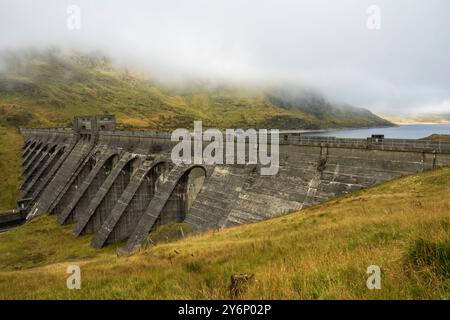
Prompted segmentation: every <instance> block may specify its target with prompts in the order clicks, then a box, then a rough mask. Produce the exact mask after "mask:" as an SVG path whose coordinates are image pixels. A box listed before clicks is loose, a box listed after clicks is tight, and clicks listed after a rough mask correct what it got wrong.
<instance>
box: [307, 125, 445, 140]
mask: <svg viewBox="0 0 450 320" xmlns="http://www.w3.org/2000/svg"><path fill="white" fill-rule="evenodd" d="M435 133H437V134H450V124H408V125H400V126H398V127H392V128H371V129H352V130H334V131H326V132H315V133H314V132H311V133H305V134H304V135H308V136H322V137H323V136H333V137H338V138H367V137H370V136H371V135H372V134H384V136H385V138H391V139H419V138H425V137H428V136H430V135H432V134H435Z"/></svg>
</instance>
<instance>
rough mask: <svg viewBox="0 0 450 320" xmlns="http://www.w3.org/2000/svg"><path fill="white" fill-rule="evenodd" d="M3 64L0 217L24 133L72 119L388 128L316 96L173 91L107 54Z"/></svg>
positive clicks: (130, 124) (195, 88) (26, 56)
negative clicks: (95, 116)
mask: <svg viewBox="0 0 450 320" xmlns="http://www.w3.org/2000/svg"><path fill="white" fill-rule="evenodd" d="M3 58H4V59H3V60H2V61H3V62H4V66H3V68H2V69H1V70H0V133H1V135H0V147H1V150H0V169H1V170H2V176H1V179H0V210H2V209H10V208H13V207H15V202H16V199H17V196H18V192H19V189H18V188H19V181H20V156H21V155H20V152H21V144H22V140H21V139H22V138H21V137H20V136H19V133H18V128H19V127H55V126H64V127H68V126H71V120H72V119H73V117H74V116H75V115H80V114H86V115H89V114H104V113H112V114H115V115H116V118H117V121H118V125H119V127H120V128H148V129H155V130H171V129H174V128H179V127H185V128H186V127H192V125H193V121H194V120H203V125H204V127H218V128H236V127H253V128H257V127H263V128H280V129H302V128H303V129H317V128H323V127H333V128H336V127H358V126H364V127H366V126H386V125H390V123H389V122H387V121H385V120H383V119H381V118H379V117H377V116H375V115H373V114H372V113H370V112H369V111H367V110H363V109H356V108H348V107H345V108H343V107H339V106H333V105H331V104H330V103H328V102H326V101H325V100H323V98H318V97H317V96H316V95H312V96H311V95H309V96H307V97H302V99H296V100H292V98H289V99H288V98H287V95H285V94H283V95H280V94H279V93H278V94H277V95H276V97H277V99H274V96H271V95H269V94H266V93H265V92H264V91H261V90H260V89H245V88H236V87H233V86H230V85H221V86H219V85H215V86H212V85H211V84H208V83H202V82H200V81H197V82H193V83H191V84H190V85H189V86H176V87H170V88H169V87H167V86H166V85H162V84H161V83H158V82H156V81H152V80H151V79H148V78H146V77H144V76H143V75H141V74H137V73H135V72H131V71H129V70H123V69H120V68H114V67H113V66H112V64H111V62H110V61H109V60H108V59H107V58H105V57H104V56H102V55H84V54H78V53H71V54H62V53H60V52H58V51H55V50H50V51H46V52H42V51H40V52H37V51H29V52H22V53H20V54H19V53H11V54H9V55H4V56H3ZM283 99H287V100H286V101H287V102H285V101H284V100H283ZM311 106H313V107H311ZM316 107H317V110H316V109H315V108H316ZM319 110H320V111H319Z"/></svg>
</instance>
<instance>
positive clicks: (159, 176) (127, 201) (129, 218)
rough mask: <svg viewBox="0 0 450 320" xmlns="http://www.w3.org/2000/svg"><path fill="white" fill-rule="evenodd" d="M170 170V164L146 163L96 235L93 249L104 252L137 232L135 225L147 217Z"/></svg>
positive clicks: (161, 160) (157, 161)
mask: <svg viewBox="0 0 450 320" xmlns="http://www.w3.org/2000/svg"><path fill="white" fill-rule="evenodd" d="M170 168H171V161H170V160H163V159H158V160H154V161H146V162H144V164H143V166H142V167H141V168H139V169H138V171H137V172H136V174H135V175H133V178H132V181H131V182H130V183H129V185H128V187H127V188H126V190H125V191H124V192H123V193H122V196H121V197H120V199H119V201H118V202H117V204H116V205H115V206H114V209H113V210H112V212H111V214H110V215H109V216H108V218H107V219H106V220H105V222H104V223H103V225H102V227H101V229H100V230H99V231H98V232H97V234H96V236H95V238H94V239H93V241H92V246H94V247H96V248H101V247H103V246H104V245H105V244H109V243H114V242H118V241H121V240H125V239H127V238H128V237H129V236H130V234H131V233H132V232H133V230H134V229H135V228H136V223H137V222H138V221H139V219H140V217H141V216H142V215H143V214H144V212H145V210H146V208H147V207H148V205H149V203H150V201H151V199H152V198H153V196H154V194H155V192H156V190H158V189H159V185H160V184H161V183H162V181H163V179H164V177H165V176H166V174H167V173H168V172H169V171H170Z"/></svg>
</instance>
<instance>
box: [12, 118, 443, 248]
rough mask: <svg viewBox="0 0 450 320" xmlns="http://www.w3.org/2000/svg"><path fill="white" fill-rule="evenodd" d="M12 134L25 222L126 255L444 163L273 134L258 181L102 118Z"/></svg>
mask: <svg viewBox="0 0 450 320" xmlns="http://www.w3.org/2000/svg"><path fill="white" fill-rule="evenodd" d="M21 132H22V134H23V136H24V140H25V144H24V147H23V177H24V181H23V183H22V186H21V196H20V200H19V202H18V206H19V209H20V210H21V212H22V214H26V215H27V220H30V219H32V218H34V217H36V216H39V215H43V214H55V215H58V221H59V222H60V223H61V224H73V226H74V228H73V234H74V235H75V236H80V235H83V234H88V233H95V236H94V238H93V241H92V245H93V246H94V247H96V248H101V247H103V246H106V245H108V244H111V243H115V242H118V241H124V242H125V245H124V247H123V250H125V251H128V252H130V251H132V250H133V249H135V248H136V247H139V246H140V245H142V244H143V243H144V242H145V241H146V239H147V237H148V234H149V233H150V232H152V231H153V230H155V229H156V228H157V227H158V226H160V225H162V224H165V223H170V222H184V223H186V224H189V225H190V226H191V227H192V228H193V230H196V231H203V230H208V229H218V228H222V227H228V226H233V225H240V224H246V223H252V222H256V221H260V220H264V219H269V218H272V217H276V216H279V215H283V214H286V213H289V212H292V211H298V210H301V209H302V208H304V207H307V206H311V205H314V204H317V203H320V202H322V201H325V200H328V199H331V198H333V197H336V196H338V195H341V194H345V193H349V192H352V191H355V190H359V189H361V188H364V187H368V186H371V185H375V184H377V183H381V182H384V181H387V180H390V179H393V178H396V177H400V176H404V175H408V174H412V173H417V172H422V171H424V170H430V169H434V168H438V167H441V166H445V165H449V164H450V143H444V142H435V141H424V140H397V139H382V138H368V139H337V138H331V137H305V136H301V135H296V134H281V135H280V146H279V170H278V173H277V174H276V175H274V176H263V175H261V174H260V168H259V167H260V165H255V164H253V165H251V164H240V165H238V164H236V165H229V164H225V165H204V164H199V165H183V164H181V165H176V164H174V163H173V162H172V161H171V158H170V153H171V150H172V148H173V147H174V146H175V145H176V144H177V143H178V142H173V141H171V138H170V133H161V132H152V131H118V130H116V129H115V119H114V116H111V115H102V116H86V117H76V118H75V120H74V124H73V128H50V129H21ZM209 142H210V141H209V140H208V143H209ZM204 145H207V143H205V144H204Z"/></svg>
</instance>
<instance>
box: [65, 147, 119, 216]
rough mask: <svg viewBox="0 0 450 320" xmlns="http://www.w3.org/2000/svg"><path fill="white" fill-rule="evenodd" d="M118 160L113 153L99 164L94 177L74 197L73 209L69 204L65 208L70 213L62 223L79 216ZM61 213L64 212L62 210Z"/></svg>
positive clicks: (117, 156) (116, 155)
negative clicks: (85, 187)
mask: <svg viewBox="0 0 450 320" xmlns="http://www.w3.org/2000/svg"><path fill="white" fill-rule="evenodd" d="M118 161H119V155H118V154H114V155H111V156H110V157H109V158H108V159H107V160H106V161H105V162H104V163H103V164H100V165H99V168H98V172H97V173H96V174H95V177H94V178H93V179H92V181H91V183H90V184H89V187H88V188H87V189H86V190H84V192H81V193H80V194H78V197H76V198H75V199H74V201H76V203H75V205H74V206H73V209H71V207H72V206H69V207H68V208H67V209H64V210H70V213H69V214H68V215H67V218H65V220H64V223H74V222H77V221H78V219H79V217H80V216H81V215H82V214H83V213H84V212H85V211H86V209H87V207H88V206H89V203H90V202H91V200H92V199H93V198H94V196H95V195H96V192H97V191H98V190H99V189H100V187H101V186H102V184H103V182H104V181H105V180H106V178H107V177H108V175H109V174H110V172H111V170H112V168H113V167H114V165H115V164H116V163H117V162H118ZM63 214H66V213H65V212H63Z"/></svg>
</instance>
